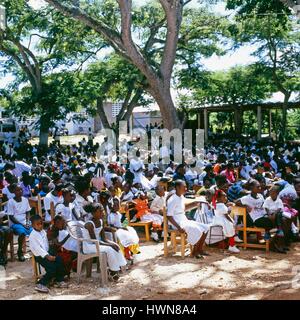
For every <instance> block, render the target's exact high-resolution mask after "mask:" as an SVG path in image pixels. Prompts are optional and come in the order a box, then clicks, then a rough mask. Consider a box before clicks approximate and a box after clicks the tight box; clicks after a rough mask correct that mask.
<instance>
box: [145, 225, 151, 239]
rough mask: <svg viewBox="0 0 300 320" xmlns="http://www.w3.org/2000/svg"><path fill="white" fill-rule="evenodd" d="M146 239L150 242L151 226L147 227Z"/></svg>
mask: <svg viewBox="0 0 300 320" xmlns="http://www.w3.org/2000/svg"><path fill="white" fill-rule="evenodd" d="M145 238H146V241H150V227H149V225H146V226H145Z"/></svg>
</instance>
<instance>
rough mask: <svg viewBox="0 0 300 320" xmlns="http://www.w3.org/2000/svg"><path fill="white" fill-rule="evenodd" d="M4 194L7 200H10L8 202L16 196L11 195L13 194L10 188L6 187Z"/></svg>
mask: <svg viewBox="0 0 300 320" xmlns="http://www.w3.org/2000/svg"><path fill="white" fill-rule="evenodd" d="M2 193H3V194H5V195H6V196H7V199H8V200H9V199H12V198H14V197H15V194H14V193H11V192H10V191H9V189H8V187H4V188H3V189H2Z"/></svg>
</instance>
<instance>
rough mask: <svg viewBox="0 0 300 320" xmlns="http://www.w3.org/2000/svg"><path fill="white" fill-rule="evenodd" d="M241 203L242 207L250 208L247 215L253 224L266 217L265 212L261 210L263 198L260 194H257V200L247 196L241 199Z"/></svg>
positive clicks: (249, 195)
mask: <svg viewBox="0 0 300 320" xmlns="http://www.w3.org/2000/svg"><path fill="white" fill-rule="evenodd" d="M241 202H242V204H243V205H245V206H248V207H250V208H251V212H250V213H249V215H250V217H251V219H252V220H253V222H254V221H255V220H257V219H259V218H261V217H263V216H265V215H266V211H265V209H264V208H263V205H264V197H263V196H262V195H261V194H260V193H258V194H257V199H255V198H253V197H252V196H251V194H248V195H247V196H244V197H242V198H241Z"/></svg>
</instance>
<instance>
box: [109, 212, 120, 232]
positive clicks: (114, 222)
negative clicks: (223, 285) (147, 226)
mask: <svg viewBox="0 0 300 320" xmlns="http://www.w3.org/2000/svg"><path fill="white" fill-rule="evenodd" d="M121 219H122V214H121V213H119V212H110V213H109V214H108V216H107V224H108V225H111V226H114V227H116V228H121V227H122V223H121Z"/></svg>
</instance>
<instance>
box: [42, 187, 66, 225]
mask: <svg viewBox="0 0 300 320" xmlns="http://www.w3.org/2000/svg"><path fill="white" fill-rule="evenodd" d="M51 202H53V204H54V207H55V206H56V205H57V204H58V203H62V202H63V197H62V196H60V197H57V196H54V195H53V194H52V192H49V193H47V195H46V196H45V198H44V208H45V210H46V215H45V221H47V222H48V221H51V215H50V204H51Z"/></svg>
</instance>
